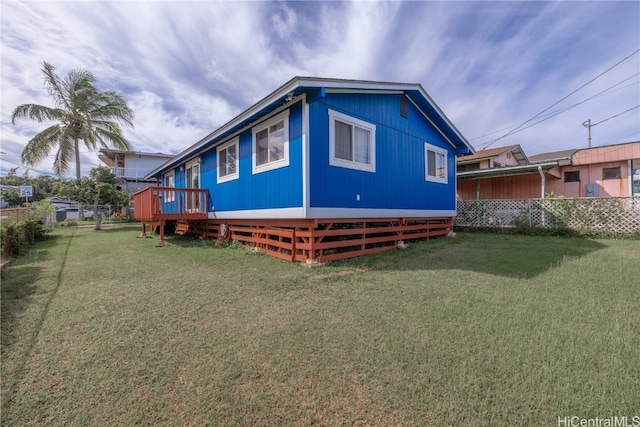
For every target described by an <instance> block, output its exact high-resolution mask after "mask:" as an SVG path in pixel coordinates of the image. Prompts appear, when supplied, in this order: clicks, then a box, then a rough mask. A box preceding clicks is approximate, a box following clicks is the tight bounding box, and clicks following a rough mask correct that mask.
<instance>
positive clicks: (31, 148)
mask: <svg viewBox="0 0 640 427" xmlns="http://www.w3.org/2000/svg"><path fill="white" fill-rule="evenodd" d="M42 72H43V73H44V85H45V87H46V88H47V91H48V92H49V96H50V97H51V99H52V100H53V102H54V104H55V107H54V108H51V107H46V106H44V105H38V104H23V105H19V106H17V107H16V108H15V110H13V114H12V115H11V122H12V123H14V124H15V122H16V119H20V118H30V119H32V120H35V121H37V122H39V123H42V122H44V121H55V122H58V123H56V124H54V125H52V126H50V127H48V128H47V129H45V130H43V131H42V132H40V133H38V134H37V135H36V136H34V137H33V138H31V139H30V140H29V142H28V143H27V145H26V146H25V148H24V150H23V151H22V161H23V162H24V163H25V164H28V165H30V166H35V165H36V164H38V163H39V162H40V161H41V160H43V159H44V158H45V157H46V156H47V155H48V154H49V153H50V152H51V151H53V150H54V149H56V148H57V152H56V154H55V160H54V164H53V170H54V172H55V173H56V174H58V175H61V174H62V173H64V172H66V171H68V170H69V166H70V162H71V159H72V158H74V157H75V163H76V178H77V179H80V147H79V145H80V141H81V140H82V141H83V142H84V145H85V146H86V147H87V148H88V149H90V150H95V149H96V148H97V147H98V146H100V147H101V148H109V145H111V146H112V147H113V148H116V149H119V150H130V149H131V148H130V145H129V142H128V141H127V140H126V139H125V138H124V136H123V133H122V129H120V125H121V124H123V125H127V126H131V127H133V123H132V120H133V111H132V110H131V109H130V108H129V107H128V106H127V104H126V103H125V101H124V98H123V97H122V96H121V95H120V94H118V93H116V92H113V91H100V90H98V89H97V88H96V87H95V86H94V84H93V82H94V80H95V79H94V77H93V74H91V72H89V71H86V70H81V69H78V70H73V71H71V72H69V74H68V76H67V77H66V78H65V79H61V78H60V77H58V75H56V73H55V68H54V67H53V66H51V65H50V64H48V63H47V62H43V63H42Z"/></svg>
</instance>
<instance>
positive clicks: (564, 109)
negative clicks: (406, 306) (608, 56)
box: [484, 72, 640, 149]
mask: <svg viewBox="0 0 640 427" xmlns="http://www.w3.org/2000/svg"><path fill="white" fill-rule="evenodd" d="M637 75H640V72H638V73H636V74H634V75H632V76H630V77H627V78H626V79H624V80H622V81H619V82H618V83H616V84H614V85H613V86H610V87H608V88H607V89H605V90H603V91H602V92H598V93H596V94H595V95H593V96H590V97H589V98H586V99H583V100H582V101H580V102H577V103H575V104H573V105H570V106H568V107H564V108H561V109H560V110H556V111H554V112H552V114H550V115H549V116H546V117H545V118H543V119H542V120H538V121H537V122H535V123H531V124H530V125H529V126H526V127H523V128H521V129H518V130H516V131H512V132H511V135H513V134H514V133H518V132H522V131H523V130H526V129H529V128H530V127H533V126H535V125H537V124H539V123H542V122H544V121H545V120H549V119H551V118H553V117H555V116H557V115H559V114H562V113H564V112H565V111H568V110H571V109H572V108H575V107H577V106H579V105H581V104H584V103H585V102H587V101H591V100H592V99H594V98H598V97H600V96H602V95H604V94H605V93H606V92H609V91H610V90H612V89H613V88H615V87H616V86H618V85H620V84H622V83H624V82H626V81H627V80H630V79H632V78H634V77H636V76H637ZM633 84H635V83H633ZM627 86H630V85H627ZM625 87H626V86H625ZM634 108H637V107H634ZM632 109H633V108H632ZM628 111H631V110H628ZM624 113H626V111H625V112H624ZM620 114H623V113H620ZM610 118H612V117H610ZM607 120H608V119H607ZM600 123H602V122H600ZM596 124H597V123H596ZM591 126H595V124H593V125H591ZM493 133H495V132H493ZM493 142H495V141H491V142H490V143H489V144H488V145H487V146H485V147H484V149H486V148H487V147H488V146H489V145H491V144H492V143H493Z"/></svg>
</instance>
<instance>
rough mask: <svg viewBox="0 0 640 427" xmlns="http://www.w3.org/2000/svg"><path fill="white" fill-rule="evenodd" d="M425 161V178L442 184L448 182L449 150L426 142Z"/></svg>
mask: <svg viewBox="0 0 640 427" xmlns="http://www.w3.org/2000/svg"><path fill="white" fill-rule="evenodd" d="M424 163H425V180H427V181H431V182H438V183H440V184H446V183H447V151H446V150H444V149H442V148H439V147H436V146H433V145H431V144H427V143H425V144H424Z"/></svg>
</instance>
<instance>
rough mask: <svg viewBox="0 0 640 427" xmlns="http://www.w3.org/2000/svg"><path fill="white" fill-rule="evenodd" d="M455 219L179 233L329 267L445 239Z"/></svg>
mask: <svg viewBox="0 0 640 427" xmlns="http://www.w3.org/2000/svg"><path fill="white" fill-rule="evenodd" d="M451 223H452V218H451V217H438V218H365V219H350V218H349V219H347V218H334V219H264V220H229V219H227V220H219V219H209V220H201V221H179V222H178V226H177V228H176V232H177V233H179V234H184V235H192V236H198V237H199V238H201V239H218V240H219V241H224V240H237V241H239V242H242V244H244V245H246V246H249V247H252V248H255V249H257V250H259V251H261V252H264V253H265V254H267V255H269V256H272V257H275V258H280V259H283V260H286V261H290V262H320V263H324V262H328V261H335V260H339V259H345V258H352V257H357V256H361V255H366V254H372V253H376V252H382V251H387V250H391V249H395V248H397V247H401V245H402V244H403V243H407V242H410V241H414V240H420V239H430V238H434V237H441V236H446V235H447V234H449V232H450V231H451Z"/></svg>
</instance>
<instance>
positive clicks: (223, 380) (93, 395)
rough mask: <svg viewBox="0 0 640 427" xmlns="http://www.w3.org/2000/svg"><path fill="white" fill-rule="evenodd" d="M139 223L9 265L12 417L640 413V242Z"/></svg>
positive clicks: (82, 232) (435, 418) (467, 422)
mask: <svg viewBox="0 0 640 427" xmlns="http://www.w3.org/2000/svg"><path fill="white" fill-rule="evenodd" d="M138 234H139V229H138V228H132V227H123V228H110V229H105V230H102V231H94V230H92V229H91V228H86V229H85V228H83V229H67V230H60V231H57V232H55V233H54V234H53V235H52V236H51V237H49V238H48V239H47V240H45V241H43V242H40V243H38V244H37V245H36V246H33V247H31V248H30V249H29V251H28V252H27V253H26V255H25V256H23V257H22V258H19V259H16V260H13V261H12V263H11V265H10V267H9V268H8V269H7V270H5V271H4V272H3V278H2V425H6V426H10V425H16V426H18V425H19V426H36V425H37V426H41V425H57V426H78V425H88V426H97V425H100V426H103V425H105V426H106V425H113V426H122V425H154V426H155V425H197V426H201V425H207V424H210V425H230V426H236V425H237V426H249V425H252V426H253V425H264V426H274V425H318V426H339V425H381V426H389V425H434V426H453V425H455V426H557V425H558V417H565V416H566V417H571V416H578V417H580V418H583V419H588V418H596V417H599V418H607V417H613V416H628V417H633V416H640V403H639V402H640V400H639V396H640V307H639V303H640V243H639V242H638V241H628V240H627V241H614V240H586V239H575V238H554V237H522V236H511V235H509V236H507V235H490V234H458V237H457V238H455V239H436V240H431V241H426V242H421V243H416V244H411V245H410V247H409V248H408V249H406V250H397V251H392V252H387V253H383V254H379V255H375V256H368V257H362V258H356V259H353V260H347V261H341V262H336V263H332V264H330V265H329V266H326V267H323V268H319V269H307V268H303V267H301V266H300V265H297V264H289V263H286V262H283V261H280V260H276V259H273V258H269V257H267V256H264V255H260V254H255V253H250V252H246V251H244V250H242V249H238V248H221V247H216V246H215V245H214V244H213V243H211V242H199V241H187V240H181V239H176V238H173V237H169V238H168V242H169V243H170V244H169V245H168V246H166V247H163V248H156V247H154V243H155V241H154V240H151V239H138V238H136V236H137V235H138ZM631 421H632V419H631V418H629V422H631Z"/></svg>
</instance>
